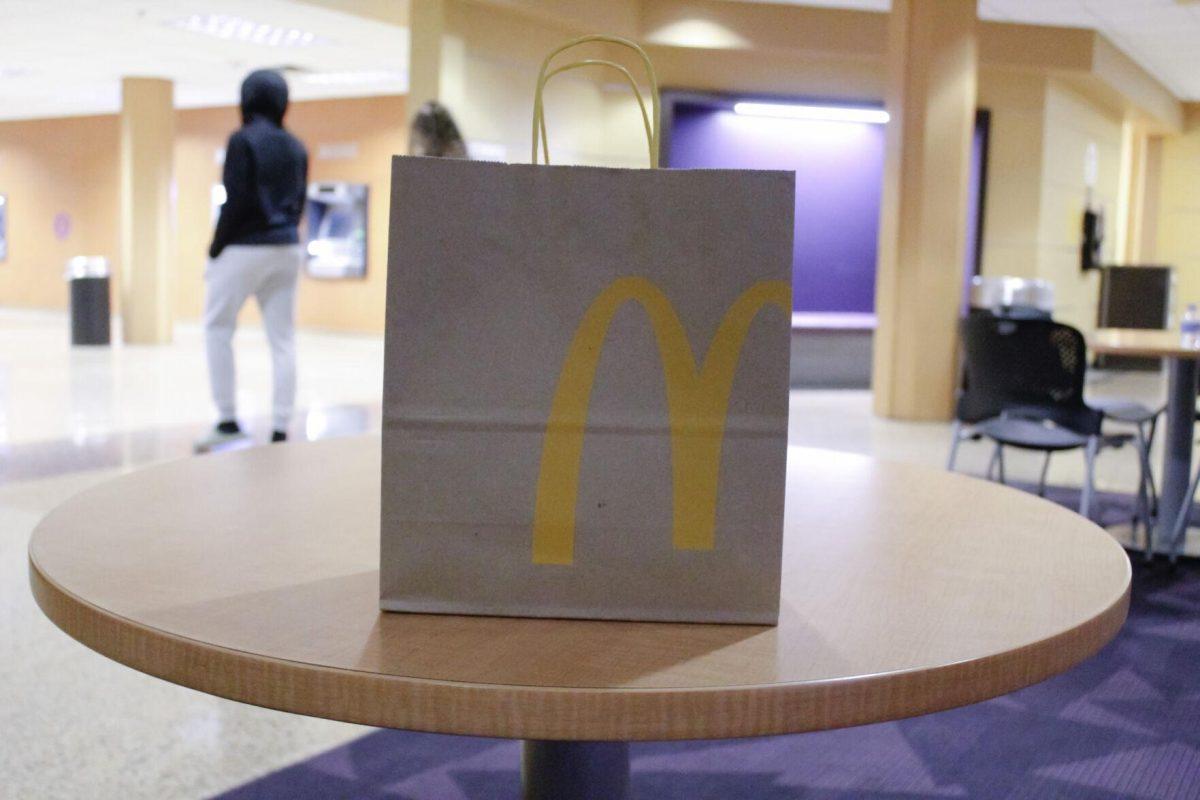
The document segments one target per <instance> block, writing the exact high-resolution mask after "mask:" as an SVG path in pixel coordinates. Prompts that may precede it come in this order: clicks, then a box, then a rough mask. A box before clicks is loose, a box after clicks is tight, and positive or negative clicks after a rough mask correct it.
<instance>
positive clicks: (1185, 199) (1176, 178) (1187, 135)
mask: <svg viewBox="0 0 1200 800" xmlns="http://www.w3.org/2000/svg"><path fill="white" fill-rule="evenodd" d="M1160 147H1161V149H1160V151H1159V153H1158V157H1159V158H1160V159H1161V161H1160V164H1159V168H1158V181H1159V183H1158V187H1157V188H1158V194H1157V203H1158V211H1159V215H1158V227H1157V238H1156V242H1155V243H1154V252H1153V253H1152V254H1150V258H1152V259H1153V260H1154V261H1157V262H1160V263H1163V264H1168V265H1170V266H1173V267H1175V275H1176V291H1175V300H1176V303H1175V306H1176V309H1175V310H1176V311H1177V312H1178V311H1180V310H1181V309H1182V307H1183V306H1185V305H1186V304H1187V303H1200V104H1198V103H1193V104H1192V105H1191V106H1190V107H1189V109H1188V115H1187V119H1186V122H1185V128H1184V132H1183V134H1182V135H1180V136H1171V137H1165V138H1164V139H1163V140H1162V143H1161V145H1160Z"/></svg>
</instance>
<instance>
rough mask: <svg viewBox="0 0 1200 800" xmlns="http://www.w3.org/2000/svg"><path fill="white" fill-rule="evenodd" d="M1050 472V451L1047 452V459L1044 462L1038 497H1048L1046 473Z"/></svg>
mask: <svg viewBox="0 0 1200 800" xmlns="http://www.w3.org/2000/svg"><path fill="white" fill-rule="evenodd" d="M1049 471H1050V451H1049V450H1047V451H1046V457H1045V458H1044V459H1043V460H1042V474H1041V477H1039V478H1038V492H1037V493H1038V497H1045V496H1046V473H1047V472H1049Z"/></svg>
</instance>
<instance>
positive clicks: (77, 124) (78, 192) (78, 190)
mask: <svg viewBox="0 0 1200 800" xmlns="http://www.w3.org/2000/svg"><path fill="white" fill-rule="evenodd" d="M404 115H405V103H404V98H402V97H379V98H367V99H355V100H332V101H320V102H310V103H295V104H293V106H292V109H291V110H290V112H289V113H288V118H287V125H288V127H289V128H290V129H291V130H292V131H293V132H295V133H296V134H297V135H298V136H299V137H300V138H301V139H302V140H303V141H304V142H305V144H307V145H308V147H309V150H310V156H311V159H312V160H311V165H310V177H311V178H312V179H313V180H346V181H353V182H359V183H366V184H368V185H369V186H370V220H369V230H368V246H369V253H368V261H369V266H368V270H367V278H366V280H361V281H359V280H356V281H318V280H313V279H310V278H307V277H306V278H304V279H302V281H301V286H300V294H299V301H298V313H297V317H298V321H299V323H300V324H301V325H305V326H309V327H316V328H328V329H333V330H351V331H367V332H380V331H382V330H383V314H384V291H383V287H384V281H385V278H386V275H387V212H388V197H389V184H388V182H389V176H390V168H391V166H390V158H391V156H392V155H394V154H397V153H402V152H404V148H405V145H406V142H407V134H406V130H405V122H404V120H405V116H404ZM238 124H239V120H238V114H237V110H236V109H234V108H217V109H200V110H190V111H180V112H177V116H176V145H175V178H176V186H177V206H178V216H177V221H178V226H179V227H178V251H177V252H178V256H177V263H176V265H175V272H174V274H173V275H172V290H173V293H174V305H175V312H176V315H177V316H178V318H180V319H196V318H198V317H199V315H200V311H201V308H202V306H203V297H204V280H203V272H204V263H205V259H206V253H207V250H208V245H209V242H210V240H211V237H212V215H211V192H212V187H213V185H214V184H216V183H219V182H220V180H221V166H220V164H219V161H218V159H217V152H218V150H219V149H221V148H223V147H224V144H225V141H226V139H227V138H228V136H229V133H230V132H231V131H232V130H234V128H236V127H237V125H238ZM327 144H338V145H347V144H349V145H352V146H353V148H355V149H356V150H357V153H356V154H355V155H354V156H353V157H351V158H337V159H327V158H322V157H321V153H320V150H321V146H322V145H327ZM342 150H343V152H344V151H345V148H342ZM117 155H118V125H117V118H116V117H115V116H101V117H75V118H67V119H56V120H39V121H32V122H24V121H22V122H6V123H0V193H3V194H7V195H8V196H9V258H8V261H7V262H6V263H3V264H0V306H26V307H35V308H64V307H65V306H66V302H67V294H66V287H65V286H64V285H63V282H62V272H63V265H64V263H65V261H66V259H67V258H69V257H70V256H73V255H80V254H92V253H95V254H99V255H106V256H108V257H109V258H110V259H112V261H113V265H114V270H115V267H116V265H117V263H118V262H119V258H118V257H119V253H118V252H117V251H118V247H119V244H118V232H119V224H118V223H119V220H118V210H119V209H118V207H119V202H118V197H119V176H118V172H117V167H118V163H117V162H118V158H117ZM60 212H61V213H66V214H68V215H69V216H70V218H71V220H72V225H71V232H70V235H69V236H68V237H67V239H66V240H65V241H59V240H58V239H56V237H55V236H54V231H53V220H54V217H55V215H56V214H58V213H60ZM116 277H117V276H116V275H115V274H114V280H115V279H116ZM114 289H115V287H114ZM116 296H117V293H116V291H114V300H115V297H116ZM243 314H244V315H243V319H245V320H251V319H254V318H255V316H256V311H255V309H254V308H253V307H252V306H247V310H246V311H245V312H243Z"/></svg>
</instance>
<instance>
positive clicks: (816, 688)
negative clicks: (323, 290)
mask: <svg viewBox="0 0 1200 800" xmlns="http://www.w3.org/2000/svg"><path fill="white" fill-rule="evenodd" d="M788 470H789V472H788V497H787V521H786V535H785V544H784V566H783V594H782V611H781V614H780V619H779V625H778V627H761V626H743V625H696V624H660V623H646V622H637V623H624V622H593V621H580V620H549V619H507V618H495V617H461V616H434V615H420V614H401V613H391V612H381V611H379V608H378V601H379V597H378V594H379V587H378V561H379V528H378V525H379V491H380V487H379V439H378V438H377V437H372V438H361V439H335V440H329V441H325V442H320V443H316V444H296V445H284V446H272V447H264V448H256V449H251V450H243V451H239V452H234V453H227V454H220V455H213V456H204V457H200V458H192V459H187V460H184V461H178V462H175V463H171V464H167V465H164V466H160V467H154V468H151V469H147V470H144V471H141V472H136V473H132V474H130V475H127V476H125V477H122V478H119V479H117V480H114V481H112V482H111V483H108V484H105V485H102V486H99V487H97V488H94V489H92V490H90V491H87V492H85V493H83V494H81V495H79V496H77V497H75V498H74V499H72V500H70V501H68V502H67V503H65V504H64V505H62V506H61V507H59V508H58V509H56V510H55V511H53V512H52V513H51V514H50V515H49V516H48V517H47V518H46V519H45V520H44V521H43V522H42V523H41V524H40V525H39V526H38V528H37V530H36V531H35V532H34V534H33V538H32V541H31V543H30V547H29V560H30V573H31V574H30V577H31V582H32V586H33V591H34V594H35V596H36V597H37V601H38V604H39V605H40V606H41V608H42V610H43V611H44V612H45V613H46V615H47V616H49V617H50V619H52V620H53V621H54V622H55V623H56V624H57V625H58V626H59V627H60V628H62V629H63V630H64V631H66V632H67V633H68V634H70V635H71V636H73V637H75V638H76V639H78V640H79V641H81V642H83V643H84V644H86V645H87V646H89V647H91V648H93V649H94V650H97V651H99V652H100V653H103V654H104V655H106V656H108V657H110V658H112V659H115V660H117V661H119V662H121V663H124V664H127V665H128V666H130V667H133V668H134V669H138V670H141V671H142V672H146V673H149V674H151V675H155V676H158V677H160V678H163V679H166V680H168V681H173V682H175V683H178V684H181V685H183V686H189V687H191V688H193V689H199V690H200V691H203V692H208V693H211V694H215V695H219V696H221V697H227V698H231V699H234V700H239V701H242V702H246V703H253V704H256V705H260V706H266V707H269V708H276V709H281V710H284V711H291V712H294V713H298V714H308V715H312V716H318V717H328V718H330V719H337V720H345V721H348V722H357V723H363V724H367V725H377V726H383V727H391V728H404V729H410V730H422V731H436V732H441V733H455V734H469V735H478V736H500V737H510V738H522V739H526V740H529V741H527V743H526V748H525V780H526V796H527V797H537V798H549V797H569V798H572V800H577V799H578V798H590V797H604V798H619V797H621V796H622V795H623V794H624V793H625V790H626V787H627V785H628V781H629V754H628V744H627V743H628V742H629V741H631V740H647V739H648V740H661V739H709V738H725V737H741V736H761V735H766V734H781V733H793V732H800V731H814V730H821V729H827V728H836V727H841V726H848V725H861V724H864V723H869V722H879V721H882V720H891V719H897V718H900V717H907V716H912V715H916V714H925V713H929V712H931V711H939V710H942V709H947V708H951V707H954V706H961V705H965V704H967V703H974V702H977V701H980V700H984V699H987V698H990V697H994V696H996V695H1001V694H1004V693H1006V692H1011V691H1013V690H1014V689H1018V688H1020V687H1023V686H1027V685H1029V684H1032V683H1036V682H1037V681H1040V680H1042V679H1044V678H1047V677H1049V676H1051V675H1054V674H1057V673H1059V672H1062V671H1064V670H1067V669H1069V668H1070V667H1072V666H1073V665H1075V664H1077V663H1079V662H1080V661H1082V660H1083V659H1085V658H1087V657H1089V656H1090V655H1092V654H1093V653H1095V652H1096V651H1097V650H1098V649H1099V648H1100V647H1101V646H1103V645H1104V644H1105V643H1106V642H1107V641H1109V640H1110V639H1111V638H1112V637H1113V636H1114V635H1115V634H1116V632H1117V630H1118V629H1119V628H1120V626H1121V624H1122V622H1123V621H1124V619H1125V614H1126V611H1127V608H1128V602H1129V580H1130V567H1129V560H1128V558H1127V557H1126V555H1125V553H1124V552H1123V551H1122V550H1121V548H1120V547H1119V546H1118V545H1117V544H1116V543H1115V542H1114V541H1113V539H1112V538H1111V537H1109V536H1108V535H1107V534H1106V533H1104V532H1103V531H1102V530H1100V529H1099V528H1098V527H1096V526H1095V525H1093V524H1092V523H1090V522H1088V521H1087V520H1085V519H1084V518H1082V517H1080V516H1078V515H1077V514H1075V513H1073V512H1071V511H1068V510H1066V509H1063V508H1060V507H1058V506H1055V505H1052V504H1050V503H1049V502H1046V501H1044V500H1039V499H1037V498H1036V497H1033V496H1030V495H1026V494H1022V493H1019V492H1017V491H1015V490H1012V489H1008V488H1004V487H1001V486H997V485H996V484H992V483H987V482H984V481H981V480H976V479H972V478H968V477H965V476H961V475H954V474H950V473H943V472H940V471H934V470H931V469H926V468H921V467H915V466H906V465H901V464H890V463H885V462H877V461H872V460H870V459H867V458H862V457H858V456H851V455H843V454H837V453H832V452H825V451H819V450H802V449H793V450H792V451H791V452H790V453H789V461H788ZM464 502H467V501H466V500H465V499H464Z"/></svg>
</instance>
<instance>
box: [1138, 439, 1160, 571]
mask: <svg viewBox="0 0 1200 800" xmlns="http://www.w3.org/2000/svg"><path fill="white" fill-rule="evenodd" d="M1137 451H1138V458H1139V462H1140V463H1139V464H1138V494H1137V512H1136V513H1135V514H1134V519H1133V533H1134V535H1136V534H1137V525H1138V522H1139V519H1140V521H1141V523H1142V527H1143V528H1144V529H1145V531H1146V537H1145V539H1146V546H1145V549H1144V551H1143V553H1144V554H1145V556H1146V559H1147V560H1149V559H1151V558H1153V556H1154V505H1155V499H1154V488H1153V480H1154V478H1153V475H1152V470H1151V468H1150V444H1149V439H1148V437H1147V436H1146V435H1145V434H1144V433H1143V432H1142V426H1141V425H1138V426H1137Z"/></svg>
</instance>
